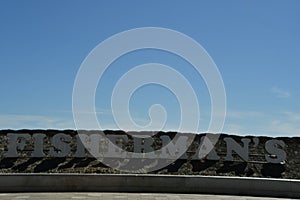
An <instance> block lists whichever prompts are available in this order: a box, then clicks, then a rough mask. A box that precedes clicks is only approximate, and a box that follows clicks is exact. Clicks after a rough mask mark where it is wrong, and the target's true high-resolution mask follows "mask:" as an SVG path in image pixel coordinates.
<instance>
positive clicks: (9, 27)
mask: <svg viewBox="0 0 300 200" xmlns="http://www.w3.org/2000/svg"><path fill="white" fill-rule="evenodd" d="M299 8H300V1H298V0H288V1H284V0H282V1H278V0H272V1H271V0H266V1H261V0H253V1H240V0H236V1H233V0H229V1H221V0H220V1H215V0H209V1H174V0H172V1H171V0H170V1H168V0H166V1H159V0H157V1H112V0H109V1H84V0H82V1H76V0H69V1H39V0H35V1H33V0H28V1H21V0H19V1H16V0H1V1H0V36H1V37H0V92H1V93H0V99H1V100H0V102H1V104H0V129H6V128H12V129H21V128H56V129H65V128H74V122H73V116H72V91H73V84H74V80H75V77H76V74H77V71H78V69H79V67H80V65H81V63H82V62H83V60H84V59H85V57H86V56H87V55H88V53H89V52H90V51H91V50H92V49H93V48H94V47H95V46H96V45H98V44H99V43H100V42H101V41H103V40H105V39H106V38H108V37H110V36H112V35H114V34H116V33H119V32H122V31H125V30H128V29H132V28H138V27H149V26H150V27H164V28H169V29H173V30H176V31H180V32H182V33H184V34H186V35H188V36H190V37H192V38H193V39H195V40H196V41H197V42H198V43H200V44H201V45H202V46H203V47H204V48H205V49H206V51H207V52H208V53H209V54H210V56H211V57H212V58H213V60H214V62H215V63H216V65H217V66H218V68H219V70H220V72H221V75H222V77H223V81H224V84H225V88H226V94H227V117H226V122H225V127H224V132H227V133H235V134H241V135H247V134H253V135H269V136H299V134H300V91H299V89H298V87H299V85H298V83H299V75H300V26H299V24H300V12H299ZM154 61H155V62H158V63H165V64H168V65H170V66H173V67H174V68H176V69H177V70H178V71H180V72H181V73H182V74H184V75H185V76H187V79H188V80H190V81H191V84H192V86H193V87H194V88H195V91H196V94H197V97H198V98H199V99H201V100H200V109H201V111H202V113H201V114H202V117H201V120H202V121H201V123H202V124H203V126H202V128H203V129H200V131H202V130H205V127H206V126H207V123H208V121H209V115H208V114H207V113H208V111H209V109H208V107H209V106H210V102H209V98H208V94H207V91H206V90H205V89H206V88H205V84H204V83H203V81H202V79H201V77H196V76H195V75H194V73H193V71H192V70H191V69H188V66H187V64H186V63H184V62H183V61H182V60H180V59H179V58H178V57H176V56H174V55H171V54H168V53H166V52H159V51H155V50H148V51H147V50H145V51H141V52H135V53H132V54H128V55H127V57H125V56H124V58H123V57H122V58H120V59H119V60H117V61H116V62H115V63H113V66H112V67H111V68H110V71H108V72H107V73H106V76H104V77H103V80H102V83H104V85H101V82H100V83H99V88H98V90H97V94H96V108H97V111H98V117H99V121H100V123H101V125H102V126H103V127H104V128H115V127H114V126H113V125H112V124H113V118H112V114H111V111H110V107H109V106H110V101H109V97H110V95H111V91H110V90H112V88H113V85H114V83H115V82H116V80H117V79H118V77H120V76H121V75H122V74H123V73H125V72H126V70H129V69H130V67H133V66H136V65H137V64H142V63H147V62H154ZM120 66H123V67H120ZM153 103H161V104H162V105H165V107H166V110H167V111H168V112H169V113H168V117H169V118H168V120H167V124H166V130H172V129H174V127H176V126H177V125H178V122H179V120H180V119H179V118H178V117H179V116H180V113H179V110H178V108H177V107H178V102H177V101H176V99H175V100H174V95H173V94H172V93H170V91H168V90H166V89H164V88H161V87H158V86H151V85H150V86H145V87H143V88H141V89H140V90H138V91H137V92H136V93H135V94H134V95H133V97H132V102H131V114H132V116H133V118H134V119H135V120H136V121H137V123H139V124H141V125H144V124H145V123H147V122H148V120H149V119H148V114H147V110H148V108H149V106H151V105H152V104H153Z"/></svg>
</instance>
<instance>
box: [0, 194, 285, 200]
mask: <svg viewBox="0 0 300 200" xmlns="http://www.w3.org/2000/svg"><path fill="white" fill-rule="evenodd" d="M0 199H1V200H2V199H15V200H22V199H55V200H59V199H72V200H76V199H107V200H125V199H126V200H127V199H128V200H139V199H146V200H169V199H176V200H181V199H184V200H194V199H200V200H201V199H205V200H207V199H208V200H216V199H220V200H223V199H224V200H225V199H228V200H259V199H261V200H275V199H277V198H262V197H241V196H223V195H200V194H157V193H156V194H151V193H0ZM278 200H285V199H278Z"/></svg>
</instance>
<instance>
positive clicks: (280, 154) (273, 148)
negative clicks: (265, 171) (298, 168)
mask: <svg viewBox="0 0 300 200" xmlns="http://www.w3.org/2000/svg"><path fill="white" fill-rule="evenodd" d="M278 146H280V147H281V148H284V147H285V143H284V142H283V141H282V140H269V141H267V142H266V144H265V149H266V151H267V152H268V153H269V154H265V158H266V160H267V162H269V163H280V162H283V161H284V160H285V159H286V152H285V151H284V150H283V149H279V148H278ZM270 155H275V158H272V157H271V156H270Z"/></svg>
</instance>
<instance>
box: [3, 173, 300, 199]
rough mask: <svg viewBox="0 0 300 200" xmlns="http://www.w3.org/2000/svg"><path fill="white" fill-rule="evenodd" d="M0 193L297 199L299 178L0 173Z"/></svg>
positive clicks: (299, 193)
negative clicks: (178, 195) (137, 194)
mask: <svg viewBox="0 0 300 200" xmlns="http://www.w3.org/2000/svg"><path fill="white" fill-rule="evenodd" d="M0 192H164V193H194V194H197V193H206V194H230V195H249V196H268V197H288V198H300V180H292V179H266V178H241V177H219V176H174V175H144V174H2V175H0Z"/></svg>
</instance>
